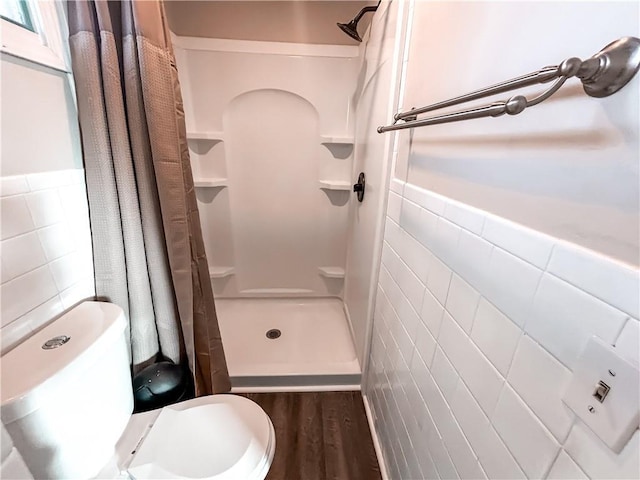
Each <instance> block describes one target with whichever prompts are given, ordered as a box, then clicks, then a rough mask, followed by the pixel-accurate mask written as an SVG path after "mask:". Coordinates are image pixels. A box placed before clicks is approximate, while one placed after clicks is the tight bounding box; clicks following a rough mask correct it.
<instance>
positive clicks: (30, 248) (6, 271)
mask: <svg viewBox="0 0 640 480" xmlns="http://www.w3.org/2000/svg"><path fill="white" fill-rule="evenodd" d="M0 261H1V265H2V270H1V275H0V279H1V282H2V283H6V282H8V281H9V280H13V279H14V278H16V277H18V276H20V275H23V274H25V273H27V272H29V271H31V270H35V269H36V268H38V267H41V266H43V265H44V264H46V263H47V259H46V258H45V256H44V252H43V251H42V247H41V245H40V240H39V239H38V234H37V233H36V232H30V233H26V234H24V235H19V236H17V237H13V238H10V239H8V240H3V241H2V257H1V258H0Z"/></svg>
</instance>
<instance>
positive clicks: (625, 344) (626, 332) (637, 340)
mask: <svg viewBox="0 0 640 480" xmlns="http://www.w3.org/2000/svg"><path fill="white" fill-rule="evenodd" d="M615 347H616V350H617V351H618V353H619V354H620V355H622V356H623V357H625V358H627V359H629V360H631V361H633V362H635V363H637V364H640V322H638V320H636V319H635V318H630V319H629V320H627V323H625V324H624V328H623V329H622V332H620V336H619V337H618V338H617V339H616V344H615Z"/></svg>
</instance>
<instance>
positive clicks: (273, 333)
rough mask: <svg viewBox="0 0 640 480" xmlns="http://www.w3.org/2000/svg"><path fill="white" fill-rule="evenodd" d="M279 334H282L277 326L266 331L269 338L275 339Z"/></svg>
mask: <svg viewBox="0 0 640 480" xmlns="http://www.w3.org/2000/svg"><path fill="white" fill-rule="evenodd" d="M280 335H282V332H281V331H280V330H278V329H277V328H272V329H271V330H268V331H267V338H268V339H270V340H275V339H276V338H278V337H280Z"/></svg>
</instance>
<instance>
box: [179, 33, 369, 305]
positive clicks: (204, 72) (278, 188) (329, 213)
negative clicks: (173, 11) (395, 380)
mask: <svg viewBox="0 0 640 480" xmlns="http://www.w3.org/2000/svg"><path fill="white" fill-rule="evenodd" d="M174 44H175V46H176V58H177V63H178V71H179V75H180V81H181V86H182V91H183V95H184V101H185V115H186V122H187V131H188V137H189V147H190V153H191V159H192V165H193V172H194V180H195V183H196V193H197V197H198V200H199V208H200V215H201V219H202V223H203V230H204V238H205V244H206V248H207V256H208V259H209V264H210V270H211V275H212V282H213V286H214V291H215V293H216V295H217V296H218V297H219V298H221V297H256V296H257V297H265V296H266V297H272V296H275V297H296V296H304V297H317V296H337V297H342V293H343V283H344V270H345V263H346V249H347V247H346V242H347V230H348V203H349V197H350V189H351V184H352V183H353V182H352V178H351V170H352V167H353V165H352V154H353V133H352V132H353V124H352V121H353V118H352V109H353V105H352V103H353V96H354V90H355V88H356V85H357V77H358V70H359V67H360V62H359V60H358V58H357V56H358V52H359V51H358V48H357V47H344V46H333V45H325V46H319V45H313V46H311V45H300V44H286V43H269V42H245V41H229V40H215V39H194V38H184V37H174Z"/></svg>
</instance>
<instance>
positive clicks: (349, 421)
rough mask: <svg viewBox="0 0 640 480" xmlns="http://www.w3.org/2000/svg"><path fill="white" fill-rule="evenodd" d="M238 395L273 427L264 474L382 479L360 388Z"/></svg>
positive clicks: (277, 478) (271, 478)
mask: <svg viewBox="0 0 640 480" xmlns="http://www.w3.org/2000/svg"><path fill="white" fill-rule="evenodd" d="M243 395H244V396H245V397H247V398H250V399H251V400H253V401H254V402H256V403H257V404H259V405H260V406H261V407H262V408H263V409H264V411H265V412H267V414H268V415H269V417H270V418H271V421H272V422H273V426H274V428H275V431H276V453H275V457H274V459H273V463H272V465H271V469H270V470H269V475H268V476H267V480H329V479H331V480H378V479H381V476H380V469H379V467H378V461H377V459H376V454H375V450H374V448H373V441H372V440H371V432H370V431H369V424H368V423H367V418H366V414H365V411H364V404H363V402H362V396H361V395H360V392H311V393H249V394H243Z"/></svg>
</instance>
